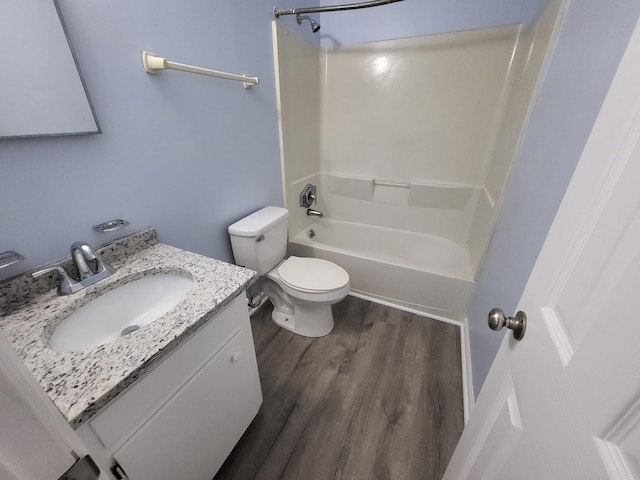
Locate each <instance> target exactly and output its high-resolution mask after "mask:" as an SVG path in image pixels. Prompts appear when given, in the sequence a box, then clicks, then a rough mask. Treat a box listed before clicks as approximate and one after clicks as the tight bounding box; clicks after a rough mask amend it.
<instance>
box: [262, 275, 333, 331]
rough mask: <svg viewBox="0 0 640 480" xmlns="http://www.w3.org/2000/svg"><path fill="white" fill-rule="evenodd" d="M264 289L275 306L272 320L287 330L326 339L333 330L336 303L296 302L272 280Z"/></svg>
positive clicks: (266, 280)
mask: <svg viewBox="0 0 640 480" xmlns="http://www.w3.org/2000/svg"><path fill="white" fill-rule="evenodd" d="M262 288H263V290H264V293H265V294H266V295H267V297H269V300H270V301H271V303H272V304H273V313H272V314H271V319H272V320H273V322H274V323H275V324H276V325H278V326H280V327H282V328H286V329H287V330H290V331H292V332H293V333H297V334H298V335H302V336H303V337H314V338H315V337H324V336H325V335H328V334H329V333H331V330H333V313H332V312H331V305H332V304H333V303H336V302H335V301H334V302H318V303H310V302H294V301H292V299H291V297H290V296H289V295H287V294H286V293H285V292H283V291H282V289H280V288H279V286H278V285H277V284H276V283H275V282H273V281H272V280H269V279H265V281H264V283H263V285H262Z"/></svg>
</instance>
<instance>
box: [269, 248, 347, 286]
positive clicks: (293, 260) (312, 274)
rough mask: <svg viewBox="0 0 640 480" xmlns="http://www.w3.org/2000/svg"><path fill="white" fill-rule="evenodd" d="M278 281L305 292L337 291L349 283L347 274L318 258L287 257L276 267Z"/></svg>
mask: <svg viewBox="0 0 640 480" xmlns="http://www.w3.org/2000/svg"><path fill="white" fill-rule="evenodd" d="M278 275H279V276H280V279H281V280H282V281H283V282H284V283H286V284H287V285H289V286H290V287H291V288H295V289H298V290H304V291H307V292H328V291H331V290H338V289H340V288H342V287H344V286H345V285H346V284H347V283H349V274H348V273H347V272H346V270H345V269H344V268H342V267H339V266H338V265H336V264H335V263H331V262H328V261H326V260H322V259H320V258H302V257H289V258H288V259H287V260H285V261H284V262H283V263H282V264H281V265H280V266H279V267H278Z"/></svg>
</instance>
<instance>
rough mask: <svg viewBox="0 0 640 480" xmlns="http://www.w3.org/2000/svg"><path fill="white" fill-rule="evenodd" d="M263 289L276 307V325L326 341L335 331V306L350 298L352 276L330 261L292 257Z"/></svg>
mask: <svg viewBox="0 0 640 480" xmlns="http://www.w3.org/2000/svg"><path fill="white" fill-rule="evenodd" d="M262 289H263V291H264V293H265V295H267V297H269V299H270V300H271V303H273V306H274V308H273V313H272V314H271V318H272V320H273V321H274V323H276V324H277V325H280V326H281V327H282V328H286V329H287V330H291V331H292V332H294V333H297V334H299V335H303V336H305V337H323V336H325V335H327V334H329V333H330V332H331V330H333V325H334V323H333V313H332V311H331V305H333V304H334V303H337V302H339V301H341V300H342V299H344V298H345V297H346V296H347V295H348V294H349V289H350V286H349V274H348V273H347V272H346V271H345V270H344V269H343V268H341V267H339V266H338V265H336V264H334V263H331V262H328V261H326V260H321V259H318V258H301V257H289V258H288V259H287V260H284V261H282V262H280V263H279V264H278V265H277V266H276V267H275V268H274V269H272V270H270V271H269V272H268V273H267V274H266V278H265V280H264V282H263V285H262Z"/></svg>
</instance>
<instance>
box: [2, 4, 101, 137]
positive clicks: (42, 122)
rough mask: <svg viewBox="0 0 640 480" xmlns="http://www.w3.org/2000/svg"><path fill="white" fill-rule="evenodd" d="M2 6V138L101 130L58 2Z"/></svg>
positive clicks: (98, 131)
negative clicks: (72, 49)
mask: <svg viewBox="0 0 640 480" xmlns="http://www.w3.org/2000/svg"><path fill="white" fill-rule="evenodd" d="M0 5H1V6H2V8H0V59H2V68H1V69H0V137H2V138H14V137H31V136H50V135H79V134H88V133H100V127H99V126H98V122H97V119H96V117H95V114H94V111H93V108H92V106H91V103H90V100H89V95H88V92H87V91H86V89H85V85H84V82H83V81H82V78H81V76H80V72H79V70H78V67H77V65H76V61H75V58H74V56H73V52H72V51H71V45H70V43H69V41H68V38H67V33H66V30H65V28H64V24H63V21H62V16H61V15H60V10H59V7H58V5H57V3H56V2H55V1H54V0H46V1H42V0H1V1H0Z"/></svg>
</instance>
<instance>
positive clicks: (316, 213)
mask: <svg viewBox="0 0 640 480" xmlns="http://www.w3.org/2000/svg"><path fill="white" fill-rule="evenodd" d="M307 215H309V216H310V217H322V212H320V211H318V210H314V209H313V208H307Z"/></svg>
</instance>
